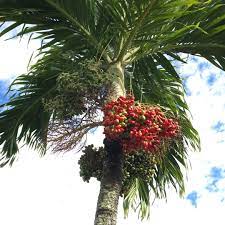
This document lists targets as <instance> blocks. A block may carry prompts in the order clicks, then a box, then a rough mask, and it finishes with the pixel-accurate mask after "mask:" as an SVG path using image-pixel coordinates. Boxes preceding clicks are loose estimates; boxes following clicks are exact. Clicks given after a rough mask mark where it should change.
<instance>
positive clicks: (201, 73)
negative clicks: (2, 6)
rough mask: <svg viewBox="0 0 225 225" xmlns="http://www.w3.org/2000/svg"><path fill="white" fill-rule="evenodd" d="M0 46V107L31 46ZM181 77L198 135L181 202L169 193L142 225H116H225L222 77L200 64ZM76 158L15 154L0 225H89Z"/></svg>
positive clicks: (93, 191)
mask: <svg viewBox="0 0 225 225" xmlns="http://www.w3.org/2000/svg"><path fill="white" fill-rule="evenodd" d="M4 39H5V38H4V37H3V38H0V104H1V103H2V102H4V101H6V100H7V99H6V97H5V96H4V93H5V92H6V90H7V87H8V85H9V84H10V82H11V81H12V80H13V78H15V76H17V75H19V74H22V73H26V71H27V64H28V62H29V59H30V57H31V55H32V53H33V52H34V51H35V49H37V48H38V46H39V42H38V41H31V42H30V44H29V45H28V46H27V42H28V39H27V38H23V39H22V40H21V41H19V40H18V39H12V40H8V41H4ZM177 71H178V72H179V73H180V74H182V78H183V82H184V86H185V90H186V93H187V102H188V104H189V106H190V109H191V112H192V116H193V124H194V126H195V127H196V128H197V130H198V131H199V133H200V137H201V142H202V150H201V152H197V153H192V152H190V161H191V165H192V168H191V169H190V170H189V171H188V172H187V181H186V194H185V196H184V198H183V199H180V198H179V197H178V196H177V195H176V194H175V192H174V191H173V190H169V192H168V193H169V194H168V200H167V202H165V200H155V201H154V204H153V205H152V206H151V216H150V220H148V221H142V222H141V221H140V220H138V218H137V214H134V213H131V214H130V216H129V217H128V219H124V218H123V210H122V202H121V201H120V205H119V215H118V224H120V225H127V224H129V225H139V224H140V225H147V224H151V225H164V224H165V223H167V224H173V225H178V224H180V223H181V222H182V224H183V225H188V224H190V223H192V224H196V223H201V224H205V225H208V224H212V223H213V224H216V225H223V224H224V223H225V218H224V211H225V152H224V151H225V142H224V141H225V73H224V72H221V71H220V70H219V69H217V68H216V67H214V66H212V65H211V64H209V63H207V61H205V60H203V59H200V58H193V57H190V58H189V59H188V64H185V65H183V66H180V65H177ZM102 138H103V137H102V130H101V129H99V130H97V131H96V132H95V133H94V134H90V136H89V137H88V143H89V144H91V143H93V144H95V145H102ZM79 157H80V153H75V152H69V153H66V154H52V153H48V154H47V155H46V156H45V157H42V158H40V157H39V155H38V153H36V152H35V151H33V150H30V149H28V148H27V147H26V146H25V147H23V148H21V150H20V156H19V158H18V160H17V161H16V162H15V164H14V165H13V167H12V168H9V167H5V168H2V169H0V215H1V217H0V223H1V224H4V225H15V224H17V225H20V224H21V225H30V224H32V225H39V224H43V225H45V224H46V225H47V224H54V225H61V224H66V225H72V224H73V225H74V224H85V225H89V224H90V225H91V224H93V220H94V216H95V209H96V203H97V197H98V192H99V183H98V182H97V181H96V180H94V179H92V180H91V181H90V183H89V184H87V183H84V182H83V181H82V179H81V178H80V177H79V167H78V164H77V161H78V159H79Z"/></svg>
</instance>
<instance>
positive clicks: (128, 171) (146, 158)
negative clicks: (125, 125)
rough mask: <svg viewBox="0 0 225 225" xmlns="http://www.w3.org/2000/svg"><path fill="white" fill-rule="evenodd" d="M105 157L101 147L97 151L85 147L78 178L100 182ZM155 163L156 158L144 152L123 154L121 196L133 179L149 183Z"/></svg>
mask: <svg viewBox="0 0 225 225" xmlns="http://www.w3.org/2000/svg"><path fill="white" fill-rule="evenodd" d="M105 155H106V154H105V150H104V148H103V147H100V148H98V149H97V148H94V146H93V145H89V146H86V147H85V149H84V151H83V155H82V156H81V158H80V160H79V165H80V176H81V177H82V178H83V180H84V181H86V182H89V180H90V178H91V177H95V178H96V179H97V180H99V181H100V180H101V177H102V168H103V161H104V158H105ZM156 163H157V160H156V157H155V156H154V155H152V154H150V153H147V152H146V151H144V150H140V151H135V152H134V151H133V152H131V153H129V154H125V155H124V162H123V179H122V183H123V184H122V191H121V195H122V194H123V193H125V192H126V190H127V189H128V188H129V186H130V185H131V183H132V181H133V180H134V179H135V178H141V179H142V180H144V181H146V182H147V183H150V181H151V179H152V177H153V176H154V174H155V165H156Z"/></svg>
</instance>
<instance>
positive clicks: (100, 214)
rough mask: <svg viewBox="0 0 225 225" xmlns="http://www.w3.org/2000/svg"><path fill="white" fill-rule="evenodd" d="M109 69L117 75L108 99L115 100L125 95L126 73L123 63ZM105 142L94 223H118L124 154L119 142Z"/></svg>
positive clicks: (114, 224) (97, 224)
mask: <svg viewBox="0 0 225 225" xmlns="http://www.w3.org/2000/svg"><path fill="white" fill-rule="evenodd" d="M109 71H110V73H112V74H114V75H115V81H114V82H113V84H112V88H111V91H110V93H109V98H108V99H109V100H114V99H117V98H118V97H119V96H125V90H124V74H123V69H122V67H121V65H120V64H116V65H113V66H111V67H110V68H109ZM104 144H105V150H106V153H107V155H106V159H105V162H104V164H103V175H102V180H101V186H100V193H99V196H98V203H97V209H96V215H95V223H94V225H116V221H117V209H118V202H119V196H120V191H121V187H122V168H123V154H122V148H121V146H120V144H119V143H118V142H115V141H113V142H112V141H108V140H107V139H105V140H104Z"/></svg>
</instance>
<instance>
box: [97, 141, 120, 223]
mask: <svg viewBox="0 0 225 225" xmlns="http://www.w3.org/2000/svg"><path fill="white" fill-rule="evenodd" d="M104 142H105V149H106V151H107V156H106V160H105V162H104V165H103V171H104V172H103V177H102V180H101V188H100V193H99V197H98V204H97V210H96V216H95V225H116V220H117V208H118V202H119V196H120V191H121V185H122V149H121V146H120V145H119V143H117V142H109V141H107V140H105V141H104Z"/></svg>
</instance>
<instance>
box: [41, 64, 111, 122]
mask: <svg viewBox="0 0 225 225" xmlns="http://www.w3.org/2000/svg"><path fill="white" fill-rule="evenodd" d="M110 80H111V78H110V75H109V74H108V73H107V72H106V71H105V70H103V69H102V65H101V62H96V61H94V60H84V61H82V62H80V63H77V64H76V65H75V66H73V70H72V71H71V72H64V73H61V74H59V75H58V76H57V79H56V89H55V91H53V92H51V94H50V95H49V96H48V97H47V98H45V99H43V103H44V107H45V110H46V111H50V112H52V111H54V113H55V115H56V116H57V118H59V119H68V118H71V117H72V116H74V115H81V114H83V113H84V112H86V111H87V110H88V109H89V108H90V107H94V108H95V109H96V107H99V106H101V105H103V102H104V99H105V97H106V95H107V93H106V91H107V89H108V88H107V87H108V86H109V84H110Z"/></svg>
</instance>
